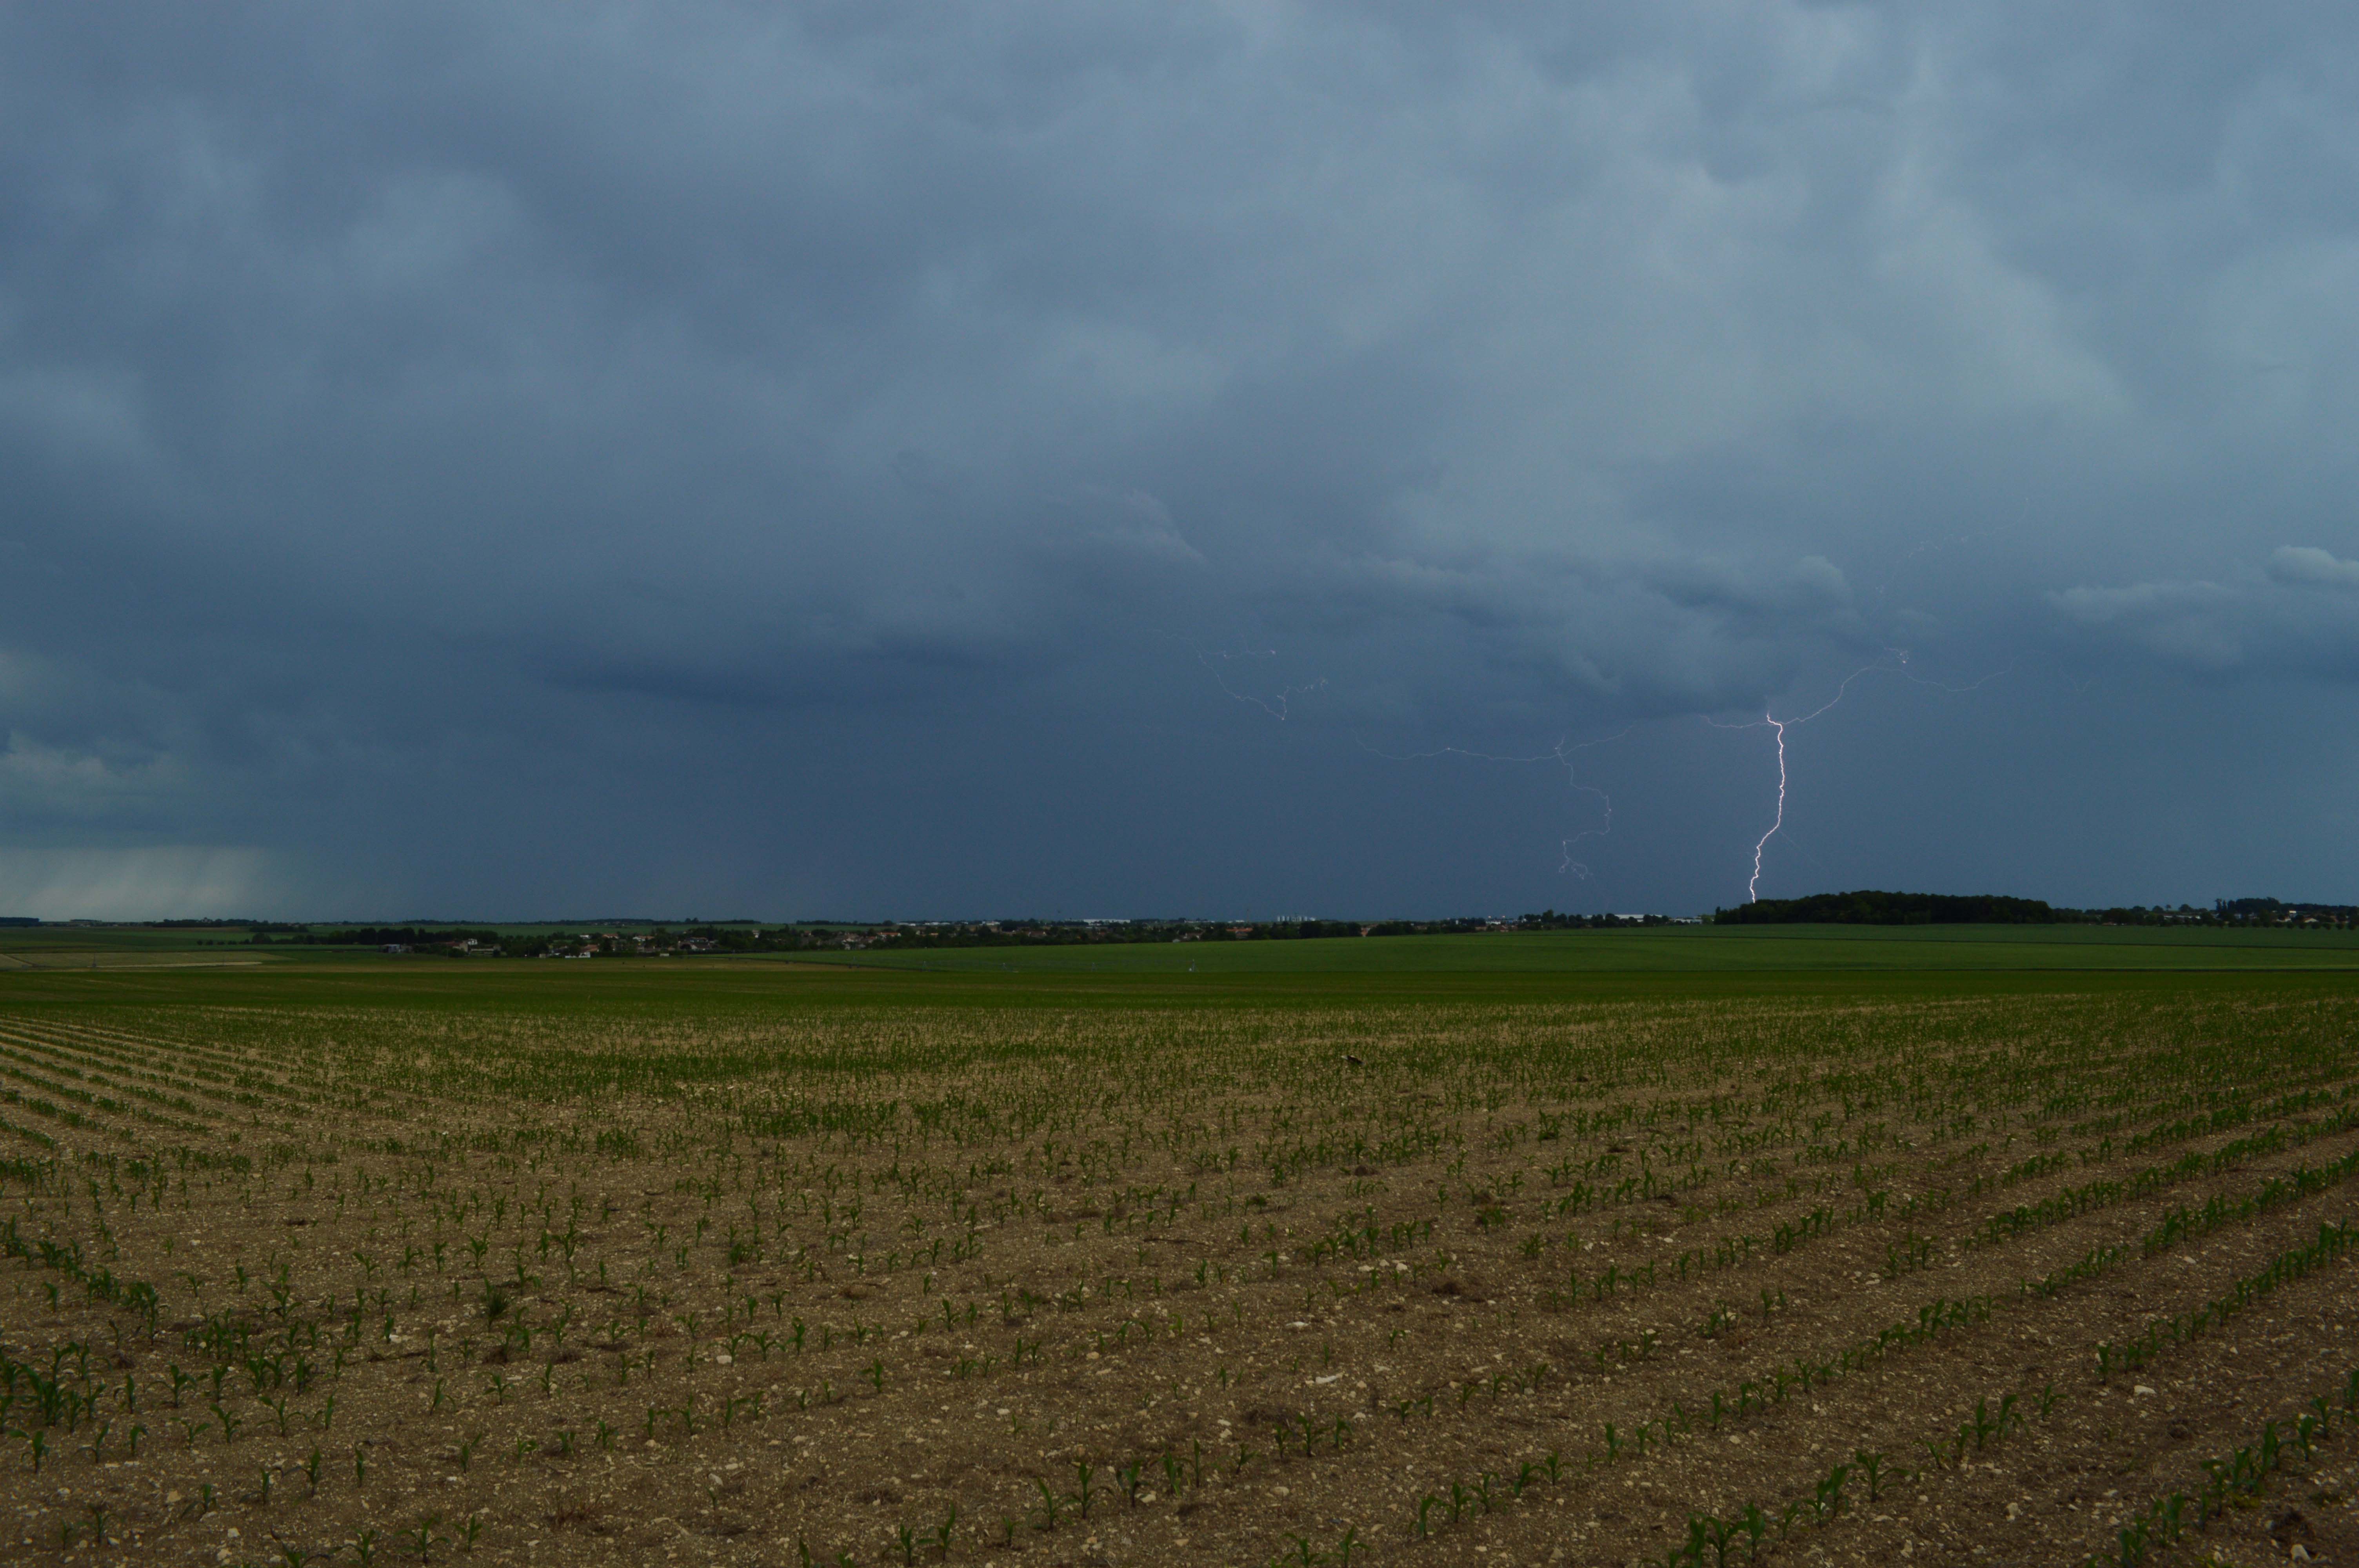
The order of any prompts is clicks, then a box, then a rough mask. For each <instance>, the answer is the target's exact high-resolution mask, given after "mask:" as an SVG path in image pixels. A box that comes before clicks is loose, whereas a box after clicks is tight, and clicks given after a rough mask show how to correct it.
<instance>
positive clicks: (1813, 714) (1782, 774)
mask: <svg viewBox="0 0 2359 1568" xmlns="http://www.w3.org/2000/svg"><path fill="white" fill-rule="evenodd" d="M1885 652H1886V654H1889V655H1891V657H1892V658H1893V659H1894V660H1895V661H1896V662H1895V663H1892V664H1885V663H1882V662H1880V661H1879V662H1878V663H1875V664H1872V665H1861V666H1860V667H1859V668H1858V669H1855V670H1854V671H1852V673H1851V674H1849V675H1847V676H1843V683H1842V684H1841V685H1839V686H1837V687H1835V694H1834V696H1832V697H1829V698H1827V700H1826V701H1825V702H1823V703H1821V704H1820V705H1819V706H1818V707H1817V708H1812V709H1811V710H1810V712H1808V713H1805V714H1803V715H1802V716H1801V717H1800V718H1799V719H1779V718H1777V716H1776V715H1775V714H1774V713H1772V712H1769V711H1768V710H1767V709H1764V710H1763V712H1762V715H1761V723H1760V724H1722V723H1720V721H1719V720H1717V719H1705V720H1704V722H1705V723H1707V724H1711V725H1712V726H1714V727H1715V728H1717V729H1722V730H1757V729H1760V728H1762V727H1763V726H1765V725H1766V726H1767V727H1768V728H1769V729H1770V730H1774V731H1776V732H1777V814H1776V816H1773V817H1772V818H1771V819H1770V822H1769V829H1768V831H1767V832H1766V833H1764V834H1762V835H1761V837H1760V838H1757V839H1756V840H1755V841H1754V845H1753V874H1752V875H1751V876H1749V877H1747V878H1746V879H1745V903H1760V902H1761V860H1762V857H1763V856H1764V855H1765V854H1766V853H1767V850H1768V848H1769V840H1770V839H1772V838H1776V837H1777V830H1778V829H1779V828H1781V827H1785V826H1786V782H1787V780H1786V731H1787V730H1788V729H1789V728H1791V727H1793V726H1795V725H1799V724H1808V723H1809V722H1810V720H1811V719H1816V718H1818V717H1819V715H1821V714H1822V713H1824V712H1826V711H1827V710H1828V709H1829V708H1833V707H1834V706H1835V705H1836V704H1837V703H1839V702H1841V701H1843V697H1844V695H1845V694H1846V693H1848V692H1849V691H1850V690H1851V683H1852V682H1854V681H1855V680H1857V679H1859V677H1860V676H1865V675H1879V674H1881V675H1897V676H1900V677H1901V678H1902V679H1903V680H1908V681H1913V682H1915V683H1916V684H1917V685H1919V686H1930V687H1934V688H1935V689H1936V690H1940V691H1946V692H1951V693H1962V692H1969V691H1979V690H1981V689H1982V688H1983V687H1984V686H1987V685H1989V684H1990V683H1991V682H1992V681H1995V680H1996V679H1998V677H1999V676H2003V675H2006V674H2007V673H2008V671H2010V670H2013V669H2014V668H2015V665H2012V664H2010V665H2007V666H2006V669H2001V670H1994V671H1992V672H1991V673H1990V674H1989V675H1986V676H1983V677H1982V678H1981V679H1980V680H1976V681H1971V682H1969V683H1967V684H1966V685H1964V686H1948V685H1945V684H1943V683H1942V682H1940V681H1935V680H1927V679H1926V678H1925V677H1924V676H1919V675H1917V674H1914V673H1913V672H1911V671H1910V670H1909V669H1908V650H1906V649H1904V648H1886V650H1885Z"/></svg>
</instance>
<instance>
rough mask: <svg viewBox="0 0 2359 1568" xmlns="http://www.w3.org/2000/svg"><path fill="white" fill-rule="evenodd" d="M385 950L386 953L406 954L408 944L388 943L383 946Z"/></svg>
mask: <svg viewBox="0 0 2359 1568" xmlns="http://www.w3.org/2000/svg"><path fill="white" fill-rule="evenodd" d="M385 950H386V952H388V953H407V952H408V951H409V944H408V943H407V942H388V943H386V945H385Z"/></svg>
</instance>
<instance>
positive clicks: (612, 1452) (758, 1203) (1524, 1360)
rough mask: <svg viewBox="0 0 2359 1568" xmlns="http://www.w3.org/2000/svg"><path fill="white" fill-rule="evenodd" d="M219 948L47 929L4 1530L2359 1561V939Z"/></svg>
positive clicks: (175, 1544) (787, 1549) (2, 1123)
mask: <svg viewBox="0 0 2359 1568" xmlns="http://www.w3.org/2000/svg"><path fill="white" fill-rule="evenodd" d="M238 935H240V934H235V933H228V934H224V933H222V932H218V931H213V932H198V933H161V934H158V933H137V932H114V931H83V932H80V933H76V932H71V931H69V932H53V931H52V930H51V929H50V928H46V927H45V928H38V930H36V931H33V932H29V933H28V932H25V931H21V930H0V1434H5V1444H0V1507H5V1510H6V1511H5V1514H0V1541H5V1542H7V1543H8V1552H7V1555H8V1557H9V1558H10V1560H11V1561H24V1562H40V1561H58V1562H77V1563H80V1562H108V1563H113V1562H137V1563H209V1564H229V1563H275V1564H290V1565H292V1564H302V1563H324V1562H341V1563H362V1564H373V1563H379V1562H383V1563H439V1562H445V1561H448V1562H468V1561H480V1562H485V1563H490V1562H513V1563H607V1562H613V1563H644V1562H650V1561H663V1560H672V1559H680V1560H686V1561H690V1562H713V1563H749V1564H751V1563H764V1564H769V1563H788V1564H798V1565H799V1564H803V1563H858V1564H864V1565H867V1564H876V1563H904V1564H909V1563H940V1562H948V1563H977V1564H981V1563H1002V1564H1009V1565H1020V1564H1025V1563H1031V1564H1038V1565H1040V1568H1049V1565H1051V1564H1060V1563H1071V1564H1082V1563H1237V1564H1247V1565H1251V1568H1261V1565H1264V1564H1268V1563H1296V1564H1299V1565H1301V1568H1318V1565H1320V1564H1331V1565H1334V1568H1345V1565H1347V1564H1357V1563H1368V1564H1375V1563H1404V1564H1427V1563H1432V1564H1465V1563H1485V1564H1502V1563H1517V1564H1532V1563H1633V1562H1643V1563H1666V1564H1669V1565H1670V1568H1679V1565H1681V1564H1691V1565H1694V1568H1704V1565H1707V1564H1709V1565H1710V1568H1724V1565H1726V1564H1729V1563H1751V1562H1755V1561H1759V1562H1764V1563H1779V1562H1790V1563H1816V1562H1824V1561H1832V1562H1859V1563H1932V1562H1960V1563H1993V1564H1997V1563H2071V1564H2078V1563H2083V1562H2084V1561H2087V1560H2089V1559H2091V1558H2094V1559H2096V1560H2098V1561H2102V1562H2105V1563H2125V1564H2134V1563H2197V1562H2204V1561H2211V1560H2217V1561H2223V1562H2238V1563H2245V1562H2252V1563H2257V1562H2260V1561H2263V1560H2272V1561H2284V1560H2285V1558H2286V1556H2287V1555H2288V1551H2289V1550H2290V1549H2291V1548H2292V1547H2294V1546H2299V1547H2301V1548H2302V1549H2303V1551H2304V1552H2307V1553H2309V1554H2311V1555H2314V1556H2317V1557H2321V1558H2323V1559H2324V1560H2325V1561H2326V1562H2329V1563H2332V1562H2334V1561H2338V1560H2354V1558H2359V1520H2354V1511H2353V1498H2354V1486H2359V1443H2354V1441H2353V1435H2352V1433H2353V1425H2354V1422H2359V1409H2354V1406H2359V1333H2355V1332H2354V1331H2359V1291H2354V1288H2353V1287H2354V1265H2353V1256H2354V1249H2359V1215H2354V1207H2353V1204H2352V1202H2351V1196H2352V1191H2353V1189H2352V1188H2351V1186H2350V1178H2351V1176H2352V1175H2353V1174H2354V1172H2359V1054H2354V1049H2353V1045H2352V1039H2353V1033H2354V1026H2359V963H2354V959H2359V944H2354V941H2353V940H2352V939H2351V938H2350V937H2348V936H2346V935H2334V934H2323V935H2308V934H2300V933H2290V932H2280V933H2267V932H2224V931H2216V930H2215V931H2198V930H2187V931H2156V930H2112V929H2105V928H2093V927H2060V928H2052V929H2049V928H1904V929H1857V928H1842V929H1836V928H1798V927H1785V928H1778V927H1754V928H1743V929H1739V930H1734V931H1730V930H1722V929H1715V928H1711V927H1701V928H1699V927H1673V928H1649V929H1647V930H1628V931H1599V932H1566V933H1556V934H1548V935H1514V934H1501V935H1479V936H1462V937H1430V938H1423V937H1420V938H1385V939H1373V938H1372V939H1364V940H1357V941H1348V940H1346V941H1324V942H1256V943H1212V942H1205V943H1179V944H1167V945H1163V946H1153V947H1128V948H1125V947H1103V948H1095V949H1082V948H1044V949H952V950H943V951H939V952H931V953H923V954H882V953H857V952H855V953H846V954H844V955H843V956H842V957H832V956H831V957H828V958H827V959H826V960H825V961H817V960H815V959H813V958H811V957H807V956H806V957H795V958H792V959H788V958H783V957H751V958H742V959H723V958H682V959H662V960H656V959H599V960H592V961H587V962H561V961H546V962H537V961H509V960H472V959H471V960H453V959H444V958H439V957H433V958H429V957H418V956H415V955H409V956H399V957H396V956H387V955H380V954H364V955H355V954H350V953H344V954H338V953H332V952H324V951H321V950H318V949H311V950H305V949H301V948H288V947H269V946H265V947H259V948H257V947H252V946H239V945H238ZM206 944H211V945H206Z"/></svg>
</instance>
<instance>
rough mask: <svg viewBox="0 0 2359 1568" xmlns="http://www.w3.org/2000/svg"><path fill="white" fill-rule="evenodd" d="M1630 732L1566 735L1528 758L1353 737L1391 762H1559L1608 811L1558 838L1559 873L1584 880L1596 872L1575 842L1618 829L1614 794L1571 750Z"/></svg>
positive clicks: (1575, 787) (1577, 787) (1569, 783)
mask: <svg viewBox="0 0 2359 1568" xmlns="http://www.w3.org/2000/svg"><path fill="white" fill-rule="evenodd" d="M1629 733H1630V731H1629V730H1626V729H1625V730H1620V731H1618V732H1616V733H1614V734H1612V735H1607V736H1603V737H1602V738H1600V739H1598V740H1595V741H1578V742H1576V741H1572V740H1571V738H1570V737H1566V738H1563V739H1560V740H1559V741H1557V743H1556V744H1555V745H1553V746H1551V747H1549V749H1548V750H1547V751H1545V752H1539V753H1538V754H1537V755H1534V756H1528V757H1511V756H1501V755H1499V754H1497V753H1495V752H1475V751H1470V750H1468V749H1467V748H1466V747H1463V746H1437V747H1435V748H1434V749H1433V750H1432V751H1430V752H1402V753H1398V754H1396V753H1394V752H1379V751H1377V750H1376V749H1375V747H1374V746H1371V745H1369V744H1368V743H1367V742H1366V741H1361V740H1359V738H1358V737H1357V736H1354V737H1353V740H1354V741H1356V742H1357V743H1358V745H1359V748H1360V750H1362V751H1363V752H1367V753H1368V754H1369V755H1370V756H1372V757H1382V758H1384V759H1385V760H1386V762H1425V761H1427V760H1428V759H1430V758H1433V757H1464V758H1466V759H1468V760H1469V761H1470V762H1513V763H1517V764H1519V765H1528V764H1530V763H1533V762H1554V763H1556V764H1557V765H1558V766H1559V767H1561V768H1562V769H1564V783H1565V787H1566V788H1567V789H1569V790H1571V791H1572V792H1573V793H1574V794H1576V795H1593V796H1595V797H1596V800H1597V804H1598V806H1599V807H1600V808H1601V809H1602V810H1603V812H1604V813H1605V820H1604V823H1603V825H1602V826H1600V827H1584V828H1582V830H1581V831H1580V832H1578V833H1575V834H1574V835H1572V837H1571V838H1560V839H1559V840H1557V854H1558V861H1557V868H1556V869H1557V874H1558V875H1559V876H1566V875H1571V876H1575V877H1579V878H1581V879H1582V881H1588V880H1589V878H1590V877H1592V876H1593V875H1594V874H1595V873H1594V872H1593V871H1591V870H1590V869H1589V867H1588V866H1587V864H1585V863H1584V862H1582V861H1580V860H1574V859H1573V856H1572V847H1573V846H1574V845H1575V844H1578V843H1580V842H1581V841H1582V839H1584V838H1607V837H1610V836H1611V835H1612V833H1613V831H1614V797H1613V796H1612V795H1608V794H1606V793H1605V792H1604V791H1603V790H1602V789H1600V788H1598V787H1597V786H1596V785H1595V784H1583V783H1582V780H1581V778H1580V775H1579V774H1577V773H1575V772H1574V771H1573V762H1572V758H1571V752H1585V751H1588V750H1589V749H1590V748H1591V747H1593V746H1604V745H1610V744H1611V743H1613V742H1614V741H1619V740H1621V739H1622V738H1623V736H1625V735H1627V734H1629Z"/></svg>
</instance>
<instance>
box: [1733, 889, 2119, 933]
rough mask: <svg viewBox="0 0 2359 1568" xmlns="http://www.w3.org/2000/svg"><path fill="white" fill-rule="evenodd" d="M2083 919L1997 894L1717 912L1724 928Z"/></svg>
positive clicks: (1887, 895) (1767, 903) (1768, 902)
mask: <svg viewBox="0 0 2359 1568" xmlns="http://www.w3.org/2000/svg"><path fill="white" fill-rule="evenodd" d="M2076 918H2080V917H2079V916H2078V915H2077V914H2076V912H2072V911H2060V910H2057V909H2053V908H2050V907H2049V905H2048V904H2046V903H2042V902H2041V901H2040V900H2038V899H2036V898H2004V897H2000V896H1999V895H1997V894H1995V893H1984V894H1977V895H1973V896H1969V897H1954V896H1951V895H1950V894H1946V893H1937V892H1876V891H1875V890H1874V889H1870V888H1863V889H1861V890H1860V891H1859V892H1821V893H1813V894H1811V895H1810V897H1808V898H1765V899H1762V900H1760V901H1759V902H1757V903H1740V904H1738V905H1737V906H1736V907H1735V908H1734V909H1723V910H1717V911H1714V912H1713V914H1712V919H1713V920H1714V921H1715V922H1717V923H1718V924H1720V925H2054V924H2055V923H2056V922H2057V921H2059V920H2072V919H2076Z"/></svg>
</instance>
